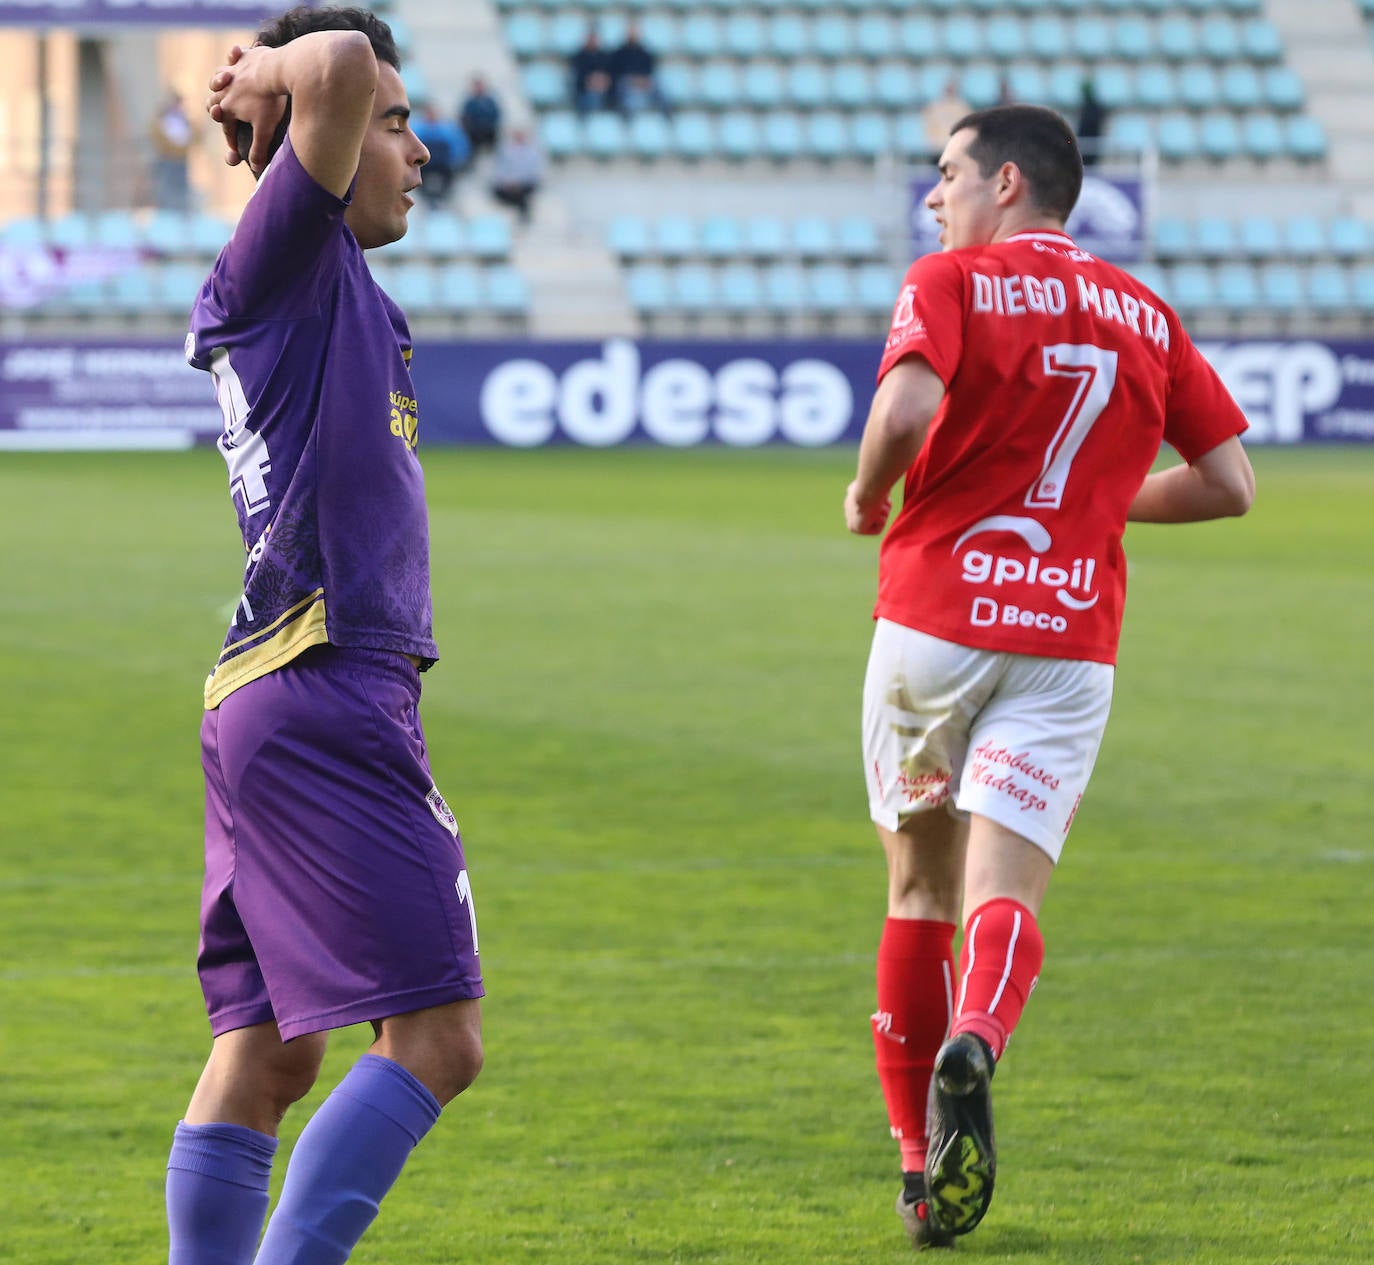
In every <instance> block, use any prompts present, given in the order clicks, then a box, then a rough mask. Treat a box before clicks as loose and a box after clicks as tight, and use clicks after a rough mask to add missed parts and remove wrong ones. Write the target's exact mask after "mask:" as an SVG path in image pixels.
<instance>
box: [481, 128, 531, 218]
mask: <svg viewBox="0 0 1374 1265" xmlns="http://www.w3.org/2000/svg"><path fill="white" fill-rule="evenodd" d="M543 178H544V154H543V151H541V150H540V148H539V145H538V144H537V142H536V141H535V139H534V137H533V136H532V135H531V133H530V131H529V129H528V128H525V127H513V128H511V130H510V133H509V134H508V135H507V136H504V137H503V138H502V139H501V143H500V144H499V145H498V146H497V147H496V156H495V158H494V159H493V160H492V167H491V196H492V197H494V198H495V199H496V200H497V201H498V202H500V203H501V204H502V206H510V207H514V208H515V209H516V211H518V212H519V214H520V220H521V223H524V224H528V223H529V221H530V200H531V199H532V198H533V197H534V195H535V193H536V191H537V190H538V189H539V183H540V181H541V180H543Z"/></svg>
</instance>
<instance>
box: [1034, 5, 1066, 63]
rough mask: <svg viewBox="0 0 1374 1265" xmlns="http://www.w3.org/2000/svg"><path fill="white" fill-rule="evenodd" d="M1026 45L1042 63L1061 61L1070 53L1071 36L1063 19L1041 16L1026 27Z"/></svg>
mask: <svg viewBox="0 0 1374 1265" xmlns="http://www.w3.org/2000/svg"><path fill="white" fill-rule="evenodd" d="M1026 43H1027V45H1028V46H1029V48H1030V51H1031V53H1032V54H1033V55H1034V56H1036V57H1039V58H1040V59H1041V60H1042V61H1061V60H1062V59H1063V58H1065V57H1067V56H1068V53H1069V34H1068V30H1067V29H1066V27H1065V25H1064V21H1063V19H1062V18H1058V17H1055V16H1054V15H1053V14H1041V15H1040V16H1038V17H1035V18H1032V19H1031V21H1030V22H1029V23H1028V24H1027V26H1026Z"/></svg>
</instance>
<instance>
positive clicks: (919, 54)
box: [896, 13, 940, 63]
mask: <svg viewBox="0 0 1374 1265" xmlns="http://www.w3.org/2000/svg"><path fill="white" fill-rule="evenodd" d="M939 50H940V28H939V27H938V26H936V24H935V22H934V21H933V20H932V19H931V18H929V17H927V16H926V15H925V14H923V13H917V14H910V15H908V16H907V17H904V18H903V19H902V20H901V22H899V23H898V25H897V47H896V51H897V52H899V53H902V54H904V55H905V56H907V57H910V58H913V59H914V60H916V61H917V62H918V63H920V62H926V61H928V60H930V59H931V58H932V57H936V56H938V54H939Z"/></svg>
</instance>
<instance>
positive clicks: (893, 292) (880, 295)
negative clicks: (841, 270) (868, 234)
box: [854, 264, 901, 316]
mask: <svg viewBox="0 0 1374 1265" xmlns="http://www.w3.org/2000/svg"><path fill="white" fill-rule="evenodd" d="M900 288H901V284H900V279H899V278H898V277H896V276H894V275H893V273H892V270H891V269H890V268H887V267H885V266H883V265H882V264H869V265H867V266H866V267H863V268H860V269H859V270H858V272H857V274H856V275H855V278H854V297H855V301H856V302H857V304H858V306H859V307H860V308H861V309H862V310H863V311H864V312H867V313H870V314H872V315H881V316H886V315H887V314H888V313H890V312H891V311H892V307H893V304H895V303H896V302H897V291H898V290H899V289H900Z"/></svg>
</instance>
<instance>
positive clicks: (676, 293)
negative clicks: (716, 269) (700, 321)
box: [672, 264, 717, 316]
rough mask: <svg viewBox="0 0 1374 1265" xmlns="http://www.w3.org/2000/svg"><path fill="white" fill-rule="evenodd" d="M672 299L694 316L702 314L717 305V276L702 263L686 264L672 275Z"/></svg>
mask: <svg viewBox="0 0 1374 1265" xmlns="http://www.w3.org/2000/svg"><path fill="white" fill-rule="evenodd" d="M672 299H673V303H674V305H675V306H677V307H678V308H680V309H681V310H682V311H684V312H689V313H691V314H692V315H693V316H700V315H702V314H703V313H705V312H709V311H711V310H712V309H714V308H715V306H716V300H717V292H716V278H715V274H714V273H713V272H712V271H711V269H710V268H707V267H705V266H704V265H702V264H686V265H684V266H683V267H681V268H678V269H676V271H675V272H674V273H673V275H672Z"/></svg>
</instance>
